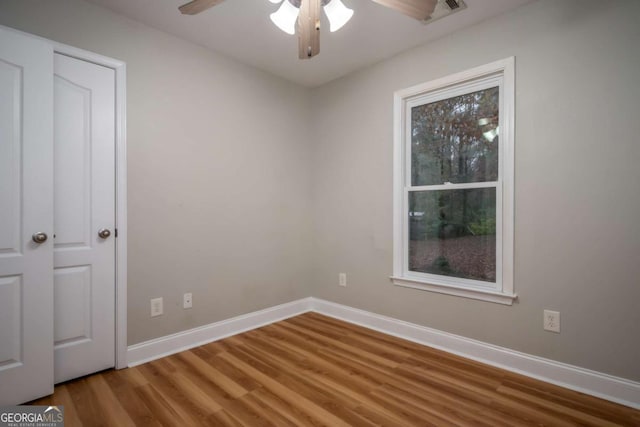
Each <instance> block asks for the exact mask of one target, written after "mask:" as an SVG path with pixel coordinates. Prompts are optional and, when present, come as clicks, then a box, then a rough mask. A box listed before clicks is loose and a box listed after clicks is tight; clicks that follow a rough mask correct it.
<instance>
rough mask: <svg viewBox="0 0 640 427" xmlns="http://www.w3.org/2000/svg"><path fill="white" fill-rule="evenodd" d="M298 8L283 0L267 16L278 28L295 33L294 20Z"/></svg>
mask: <svg viewBox="0 0 640 427" xmlns="http://www.w3.org/2000/svg"><path fill="white" fill-rule="evenodd" d="M299 12H300V10H299V9H298V8H297V7H295V6H294V5H292V4H291V2H289V0H284V1H283V2H282V5H281V6H280V7H279V8H278V10H277V11H275V12H273V13H272V14H271V15H269V17H270V18H271V21H272V22H273V23H274V24H276V26H277V27H278V28H280V29H281V30H282V31H284V32H285V33H287V34H291V35H293V34H295V33H296V21H297V20H298V13H299Z"/></svg>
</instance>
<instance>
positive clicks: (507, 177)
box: [391, 57, 517, 305]
mask: <svg viewBox="0 0 640 427" xmlns="http://www.w3.org/2000/svg"><path fill="white" fill-rule="evenodd" d="M514 73H515V58H514V57H509V58H506V59H503V60H500V61H496V62H492V63H490V64H486V65H482V66H480V67H476V68H473V69H470V70H466V71H463V72H460V73H457V74H453V75H450V76H446V77H443V78H440V79H437V80H433V81H430V82H427V83H423V84H420V85H417V86H413V87H410V88H407V89H403V90H399V91H397V92H395V94H394V153H393V154H394V155H393V157H394V191H393V227H394V229H393V275H392V276H391V280H392V282H393V284H394V285H397V286H403V287H409V288H415V289H421V290H426V291H432V292H438V293H443V294H448V295H456V296H461V297H466V298H473V299H478V300H483V301H489V302H495V303H500V304H506V305H511V304H512V303H513V301H514V300H515V299H516V298H517V295H516V294H515V293H514V283H513V248H514V237H513V235H514V163H515V162H514V160H515V156H514V116H515V114H514V110H515V76H514ZM496 86H498V87H499V103H500V105H499V108H500V115H499V127H500V143H499V147H498V150H499V154H498V155H499V163H498V180H497V181H493V182H479V183H477V182H474V183H463V184H453V183H446V184H443V185H429V186H412V185H411V152H410V145H411V108H413V107H415V106H419V105H424V104H427V103H431V102H436V101H439V100H443V99H448V98H452V97H456V96H460V95H462V94H466V93H471V92H475V91H478V90H482V89H487V88H490V87H496ZM469 188H495V189H496V282H495V283H490V282H483V281H479V280H471V279H464V278H457V277H450V276H441V275H437V274H428V273H420V272H416V271H410V270H409V256H408V252H409V226H408V219H409V212H408V210H409V193H410V192H412V191H420V190H427V189H428V190H455V189H469Z"/></svg>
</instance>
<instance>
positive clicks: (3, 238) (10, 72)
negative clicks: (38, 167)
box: [0, 59, 22, 256]
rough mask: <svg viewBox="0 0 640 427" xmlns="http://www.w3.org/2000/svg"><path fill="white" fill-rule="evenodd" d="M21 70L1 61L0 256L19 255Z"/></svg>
mask: <svg viewBox="0 0 640 427" xmlns="http://www.w3.org/2000/svg"><path fill="white" fill-rule="evenodd" d="M21 98H22V68H21V67H19V66H18V65H15V64H11V63H9V62H6V61H3V60H1V59H0V123H2V126H0V140H1V141H2V145H0V183H1V184H0V218H2V223H1V224H0V256H1V255H5V254H19V253H21V252H22V239H21V236H20V230H22V212H21V207H22V203H21V199H22V192H21V190H20V187H21V180H22V162H21V160H20V153H21V151H22V150H21V145H22V137H21V127H20V121H21V120H22V116H21V111H20V109H21V105H22V99H21Z"/></svg>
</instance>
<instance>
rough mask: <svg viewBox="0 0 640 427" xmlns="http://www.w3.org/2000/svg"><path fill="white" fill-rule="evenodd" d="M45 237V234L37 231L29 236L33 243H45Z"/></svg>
mask: <svg viewBox="0 0 640 427" xmlns="http://www.w3.org/2000/svg"><path fill="white" fill-rule="evenodd" d="M47 237H48V236H47V233H43V232H42V231H39V232H37V233H33V235H32V236H31V240H33V241H34V242H35V243H44V242H46V241H47Z"/></svg>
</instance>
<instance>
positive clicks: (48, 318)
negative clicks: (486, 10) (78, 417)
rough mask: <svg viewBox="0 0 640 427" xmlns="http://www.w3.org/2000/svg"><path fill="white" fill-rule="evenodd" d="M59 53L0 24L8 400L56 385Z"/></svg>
mask: <svg viewBox="0 0 640 427" xmlns="http://www.w3.org/2000/svg"><path fill="white" fill-rule="evenodd" d="M52 56H53V48H52V47H51V46H50V45H48V44H47V43H45V42H43V41H40V40H37V39H33V38H30V37H27V36H24V35H22V34H19V33H16V32H13V31H9V30H6V29H4V28H1V27H0V406H4V405H12V404H17V403H22V402H25V401H29V400H32V399H36V398H38V397H41V396H45V395H47V394H50V393H52V392H53V327H52V324H53V304H51V301H52V299H53V238H52V237H53V212H52V209H53V184H52V182H53V179H52V178H53V141H52V135H53V129H52V126H53V122H52V112H53V99H52V96H53V87H52V84H53V58H52ZM34 233H42V234H40V236H41V238H42V239H44V237H45V235H46V236H47V237H48V238H47V239H46V240H43V241H42V242H41V243H36V242H35V241H33V240H32V235H33V234H34ZM36 240H37V239H36Z"/></svg>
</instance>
